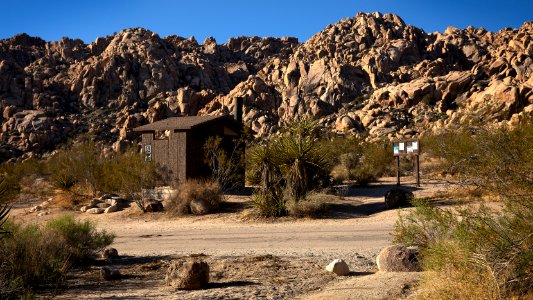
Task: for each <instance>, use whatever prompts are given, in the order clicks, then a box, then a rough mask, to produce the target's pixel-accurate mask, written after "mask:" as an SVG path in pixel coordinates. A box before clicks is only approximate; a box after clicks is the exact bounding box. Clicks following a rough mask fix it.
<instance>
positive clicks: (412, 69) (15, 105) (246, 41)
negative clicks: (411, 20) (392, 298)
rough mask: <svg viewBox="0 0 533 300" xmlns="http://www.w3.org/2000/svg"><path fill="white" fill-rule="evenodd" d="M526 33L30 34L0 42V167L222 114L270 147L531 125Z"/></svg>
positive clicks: (368, 28)
mask: <svg viewBox="0 0 533 300" xmlns="http://www.w3.org/2000/svg"><path fill="white" fill-rule="evenodd" d="M532 37H533V23H531V22H526V23H524V24H523V25H522V26H521V27H520V28H517V29H511V28H504V29H502V30H500V31H498V32H490V31H487V30H485V29H483V28H474V27H468V28H466V29H458V28H453V27H450V28H448V29H446V30H445V31H444V32H442V33H439V32H436V33H426V32H424V31H423V30H421V29H419V28H416V27H414V26H411V25H407V24H405V22H404V21H403V20H402V19H401V18H400V17H399V16H396V15H392V14H381V13H372V14H368V13H359V14H357V15H356V16H355V17H353V18H347V19H343V20H341V21H339V22H337V23H335V24H332V25H328V26H327V27H326V28H324V30H322V31H320V32H318V33H317V34H315V35H314V36H313V37H311V38H310V39H309V40H308V41H305V42H303V43H299V42H298V40H297V39H295V38H259V37H238V38H230V39H229V40H228V41H227V43H225V44H223V43H218V42H217V41H216V40H215V39H213V38H208V39H206V40H205V41H204V42H203V43H202V44H200V43H198V41H196V39H195V38H194V37H189V38H184V37H179V36H167V37H160V36H159V35H158V34H156V33H154V32H151V31H149V30H146V29H143V28H131V29H126V30H123V31H121V32H119V33H116V34H114V35H111V36H107V37H101V38H97V39H96V40H95V41H94V42H92V43H90V44H85V43H84V42H83V41H81V40H73V39H69V38H63V39H61V40H60V41H54V42H46V41H44V40H42V39H40V38H38V37H30V36H28V35H26V34H20V35H16V36H13V37H12V38H9V39H4V40H0V121H1V128H0V141H1V142H0V161H5V160H9V159H11V158H18V157H23V158H24V157H30V156H32V155H42V154H45V153H48V152H50V151H52V150H54V149H56V148H57V147H58V146H59V145H60V144H62V143H64V142H66V141H67V140H68V139H70V138H76V137H78V136H80V135H82V134H87V133H89V134H91V135H93V136H95V137H96V139H97V140H98V141H99V142H101V143H102V144H104V145H106V146H107V147H108V148H109V150H111V149H112V150H115V151H120V150H122V149H125V148H126V147H127V146H128V145H132V144H135V143H136V142H137V141H138V136H137V135H136V133H134V132H133V131H132V129H133V128H135V127H137V126H139V125H144V124H147V123H151V122H155V121H158V120H161V119H164V118H168V117H174V116H182V115H198V114H226V113H228V112H230V111H232V105H233V102H234V101H233V100H234V98H235V97H243V98H244V111H243V114H244V122H245V123H246V125H248V126H249V127H251V128H252V129H253V130H254V131H255V132H256V134H257V135H258V136H262V137H267V136H269V135H272V134H275V133H276V132H277V131H278V129H279V128H280V127H281V126H283V125H284V124H286V123H287V122H290V121H291V120H293V119H295V118H300V117H304V116H312V117H314V118H315V119H317V120H318V121H319V123H320V125H321V126H322V127H324V128H326V129H328V130H330V131H334V132H338V133H344V134H353V135H358V134H362V135H364V136H367V137H368V138H369V139H375V138H389V139H392V138H397V137H416V136H418V135H420V134H421V133H423V132H428V131H429V132H438V131H442V130H446V129H455V128H458V127H461V126H468V125H471V124H479V123H490V124H495V125H497V126H501V125H511V126H513V125H515V124H517V123H519V122H521V120H522V119H524V117H525V116H527V115H531V113H532V112H533V77H532V76H531V74H532V70H533V42H532Z"/></svg>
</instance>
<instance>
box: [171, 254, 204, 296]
mask: <svg viewBox="0 0 533 300" xmlns="http://www.w3.org/2000/svg"><path fill="white" fill-rule="evenodd" d="M165 282H166V284H167V285H170V286H173V287H175V288H178V289H182V290H199V289H205V288H207V286H208V284H209V265H208V264H207V263H206V262H204V261H198V260H193V261H186V262H183V261H177V262H173V263H172V264H171V265H170V267H169V268H168V270H167V275H166V276H165Z"/></svg>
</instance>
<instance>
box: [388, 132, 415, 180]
mask: <svg viewBox="0 0 533 300" xmlns="http://www.w3.org/2000/svg"><path fill="white" fill-rule="evenodd" d="M392 150H393V153H394V156H395V157H396V185H400V157H401V156H414V157H415V172H416V186H417V187H419V186H420V142H419V141H418V140H405V141H398V142H393V143H392Z"/></svg>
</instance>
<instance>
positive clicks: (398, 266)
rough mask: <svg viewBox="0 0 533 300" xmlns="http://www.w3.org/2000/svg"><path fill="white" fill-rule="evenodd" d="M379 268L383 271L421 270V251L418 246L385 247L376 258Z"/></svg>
mask: <svg viewBox="0 0 533 300" xmlns="http://www.w3.org/2000/svg"><path fill="white" fill-rule="evenodd" d="M376 263H377V265H378V269H379V270H380V271H383V272H419V271H422V269H421V267H420V262H419V251H418V248H416V247H406V246H403V245H393V246H388V247H385V248H383V249H382V250H381V252H379V255H378V256H377V258H376Z"/></svg>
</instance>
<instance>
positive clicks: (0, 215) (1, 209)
mask: <svg viewBox="0 0 533 300" xmlns="http://www.w3.org/2000/svg"><path fill="white" fill-rule="evenodd" d="M10 210H11V207H10V206H7V205H1V204H0V239H1V238H2V235H4V234H9V231H7V230H6V229H4V224H5V223H6V222H7V220H8V216H9V211H10Z"/></svg>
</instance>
